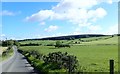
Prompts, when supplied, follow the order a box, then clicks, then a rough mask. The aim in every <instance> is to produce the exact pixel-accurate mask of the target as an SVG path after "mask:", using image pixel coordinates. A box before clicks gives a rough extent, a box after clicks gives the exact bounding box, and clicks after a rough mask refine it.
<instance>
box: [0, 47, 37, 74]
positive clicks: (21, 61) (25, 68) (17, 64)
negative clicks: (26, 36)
mask: <svg viewBox="0 0 120 74" xmlns="http://www.w3.org/2000/svg"><path fill="white" fill-rule="evenodd" d="M13 50H14V55H13V56H12V57H10V58H9V59H7V60H5V61H3V62H2V64H0V66H2V72H3V73H4V72H8V73H10V72H19V73H20V72H21V73H22V74H23V73H24V74H25V73H27V74H32V73H34V74H36V73H35V72H34V69H33V67H31V65H30V64H29V63H28V62H27V60H26V59H25V57H24V56H23V55H22V54H20V53H19V52H18V51H17V47H16V46H13ZM0 68H1V67H0Z"/></svg>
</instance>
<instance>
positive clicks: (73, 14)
mask: <svg viewBox="0 0 120 74" xmlns="http://www.w3.org/2000/svg"><path fill="white" fill-rule="evenodd" d="M0 16H2V24H1V25H0V27H2V34H1V37H2V38H3V39H4V38H6V37H7V38H9V39H25V38H43V37H51V36H63V35H77V34H116V33H118V3H117V2H114V1H112V0H104V1H102V0H61V1H58V2H3V3H2V11H0Z"/></svg>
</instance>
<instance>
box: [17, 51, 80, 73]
mask: <svg viewBox="0 0 120 74" xmlns="http://www.w3.org/2000/svg"><path fill="white" fill-rule="evenodd" d="M18 51H19V52H20V53H22V54H23V55H25V57H26V58H27V60H28V61H29V63H30V64H31V65H32V66H33V67H35V68H36V69H37V70H39V71H40V72H50V71H55V70H57V72H59V71H61V70H63V72H66V71H67V72H69V73H71V72H76V71H77V66H78V60H77V59H76V56H73V55H68V54H67V52H66V53H62V52H53V53H49V54H48V55H43V54H41V53H38V52H37V51H35V50H32V51H23V50H20V49H19V50H18Z"/></svg>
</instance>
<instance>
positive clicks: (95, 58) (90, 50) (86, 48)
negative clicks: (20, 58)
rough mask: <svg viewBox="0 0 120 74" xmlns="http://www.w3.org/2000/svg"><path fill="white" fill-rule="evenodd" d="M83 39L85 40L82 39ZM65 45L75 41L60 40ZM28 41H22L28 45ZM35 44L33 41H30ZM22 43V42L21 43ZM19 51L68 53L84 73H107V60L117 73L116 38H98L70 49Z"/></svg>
mask: <svg viewBox="0 0 120 74" xmlns="http://www.w3.org/2000/svg"><path fill="white" fill-rule="evenodd" d="M84 39H85V38H84ZM93 39H96V38H95V37H94V38H86V40H93ZM62 41H63V42H65V43H68V42H70V41H73V42H75V41H79V40H78V39H75V40H68V41H67V40H62ZM29 42H30V41H28V42H27V41H26V42H25V41H23V43H29ZM31 42H35V41H31ZM36 42H37V43H39V42H41V43H42V42H43V44H45V43H55V42H56V41H51V40H47V41H45V40H44V41H36ZM21 43H22V42H21ZM20 49H23V50H27V51H31V50H37V51H38V52H40V53H43V54H45V55H47V54H48V53H49V52H56V51H61V52H68V53H69V54H71V55H75V56H77V59H78V60H79V65H80V66H79V67H80V68H81V69H82V70H83V71H84V72H109V60H110V59H113V60H114V61H115V71H118V36H114V37H112V38H108V39H105V38H103V37H101V38H100V37H99V38H98V40H95V41H90V42H81V43H80V44H72V45H71V47H70V48H67V47H66V48H55V47H54V46H44V45H41V46H22V47H20Z"/></svg>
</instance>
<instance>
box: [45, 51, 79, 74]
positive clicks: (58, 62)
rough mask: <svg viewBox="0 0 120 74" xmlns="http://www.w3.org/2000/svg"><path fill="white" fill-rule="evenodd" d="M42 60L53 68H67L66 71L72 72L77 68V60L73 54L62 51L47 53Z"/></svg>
mask: <svg viewBox="0 0 120 74" xmlns="http://www.w3.org/2000/svg"><path fill="white" fill-rule="evenodd" d="M43 60H44V61H45V63H47V64H51V65H52V68H51V67H50V68H51V70H53V69H62V68H64V69H67V70H68V72H74V71H76V70H77V65H78V60H77V59H76V57H75V56H73V55H68V54H67V52H66V53H62V52H53V53H49V54H48V55H47V56H44V57H43Z"/></svg>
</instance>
